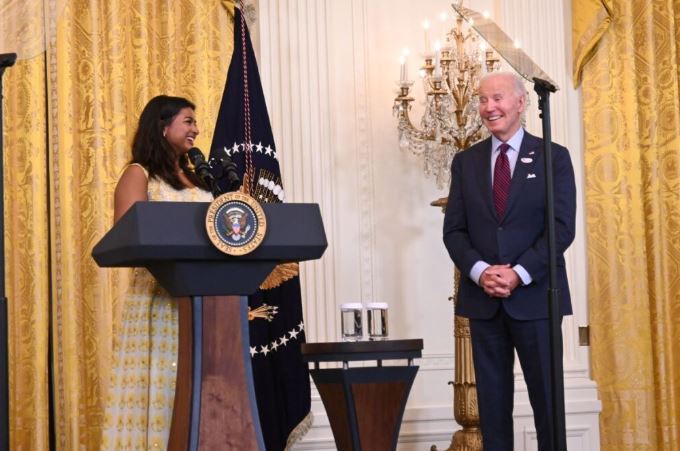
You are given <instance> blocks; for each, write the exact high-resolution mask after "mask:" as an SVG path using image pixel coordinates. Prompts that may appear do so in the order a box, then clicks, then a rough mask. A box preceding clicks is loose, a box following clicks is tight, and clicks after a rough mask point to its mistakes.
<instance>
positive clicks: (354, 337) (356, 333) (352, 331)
mask: <svg viewBox="0 0 680 451" xmlns="http://www.w3.org/2000/svg"><path fill="white" fill-rule="evenodd" d="M363 309H364V306H363V304H361V303H360V302H349V303H346V304H340V328H341V329H342V341H359V340H361V339H362V338H363V337H364V328H363V320H362V312H363Z"/></svg>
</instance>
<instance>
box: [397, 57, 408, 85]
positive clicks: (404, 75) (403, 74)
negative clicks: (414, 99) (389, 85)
mask: <svg viewBox="0 0 680 451" xmlns="http://www.w3.org/2000/svg"><path fill="white" fill-rule="evenodd" d="M399 62H400V63H401V71H400V77H399V81H401V82H402V83H406V81H407V80H408V73H407V68H406V57H404V56H402V57H401V58H400V59H399Z"/></svg>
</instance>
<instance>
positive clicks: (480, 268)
mask: <svg viewBox="0 0 680 451" xmlns="http://www.w3.org/2000/svg"><path fill="white" fill-rule="evenodd" d="M489 266H491V265H490V264H488V263H487V262H484V261H482V260H479V261H478V262H477V263H475V264H474V265H472V269H471V270H470V279H472V280H473V281H474V282H475V283H476V284H477V285H479V278H480V277H482V273H483V272H484V271H485V270H486V268H488V267H489ZM524 272H526V271H524Z"/></svg>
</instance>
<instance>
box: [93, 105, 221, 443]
mask: <svg viewBox="0 0 680 451" xmlns="http://www.w3.org/2000/svg"><path fill="white" fill-rule="evenodd" d="M197 135H198V126H197V124H196V116H195V106H194V104H193V103H191V102H190V101H188V100H186V99H184V98H181V97H170V96H165V95H161V96H158V97H154V98H153V99H151V100H150V101H149V103H148V104H147V105H146V107H144V110H143V111H142V114H141V116H140V118H139V125H138V127H137V131H136V133H135V137H134V140H133V143H132V159H131V161H130V164H129V165H128V166H127V167H126V168H125V170H124V171H123V173H122V175H121V177H120V179H119V180H118V184H117V186H116V191H115V201H114V221H118V220H119V219H120V218H121V216H123V214H124V213H125V212H126V211H127V210H128V209H129V208H130V207H131V206H132V205H133V204H134V203H135V202H137V201H187V202H201V201H204V202H207V201H211V200H212V195H211V194H210V192H209V191H208V190H207V187H206V186H205V184H204V183H203V181H202V180H201V179H200V178H199V177H197V176H196V175H195V174H194V173H193V171H191V170H190V169H189V168H188V158H187V152H188V151H189V149H191V148H192V147H194V140H195V139H196V136H197ZM159 233H162V231H160V230H159ZM177 340H178V313H177V302H176V300H175V299H173V298H172V297H170V295H169V294H168V293H167V292H166V291H165V290H164V289H163V288H162V287H161V286H160V285H159V284H158V283H157V282H156V281H155V280H154V278H153V276H152V275H151V274H150V273H149V272H148V271H147V270H146V269H143V268H135V269H134V270H133V275H132V278H131V282H130V288H129V289H128V292H127V294H126V297H125V303H124V305H123V312H122V317H121V327H120V333H119V335H118V337H117V339H116V340H115V341H114V349H113V355H114V360H113V365H112V373H111V382H110V385H109V387H108V395H107V397H106V408H105V418H104V431H103V437H102V449H114V450H131V449H134V450H147V449H166V448H167V442H168V436H169V433H170V424H171V421H172V410H173V404H174V399H175V381H176V375H177Z"/></svg>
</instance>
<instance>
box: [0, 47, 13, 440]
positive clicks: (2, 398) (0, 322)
mask: <svg viewBox="0 0 680 451" xmlns="http://www.w3.org/2000/svg"><path fill="white" fill-rule="evenodd" d="M16 60H17V54H16V53H4V54H1V55H0V450H3V451H6V450H9V354H8V353H7V351H8V349H7V341H8V338H9V327H8V326H7V324H8V323H7V298H6V297H5V216H4V213H5V204H4V195H5V193H4V186H3V185H4V183H3V174H4V172H3V171H4V168H3V165H2V162H3V118H2V75H3V74H4V73H5V69H6V68H8V67H11V66H13V65H14V63H15V62H16Z"/></svg>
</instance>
